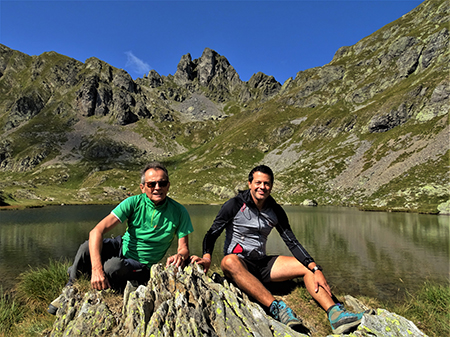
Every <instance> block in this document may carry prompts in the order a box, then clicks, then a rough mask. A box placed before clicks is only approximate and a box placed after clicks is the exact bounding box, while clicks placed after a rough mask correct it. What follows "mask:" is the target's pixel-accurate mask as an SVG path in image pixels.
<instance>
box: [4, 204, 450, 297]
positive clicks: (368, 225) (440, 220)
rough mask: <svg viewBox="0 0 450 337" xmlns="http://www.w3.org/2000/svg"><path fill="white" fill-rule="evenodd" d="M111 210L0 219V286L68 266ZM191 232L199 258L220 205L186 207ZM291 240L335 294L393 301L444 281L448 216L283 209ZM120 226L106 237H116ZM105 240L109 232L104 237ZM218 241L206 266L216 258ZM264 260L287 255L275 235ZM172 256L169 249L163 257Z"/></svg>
mask: <svg viewBox="0 0 450 337" xmlns="http://www.w3.org/2000/svg"><path fill="white" fill-rule="evenodd" d="M112 208H114V206H111V205H100V206H98V205H97V206H51V207H44V208H35V209H25V210H11V211H1V212H0V286H2V287H3V289H9V288H11V287H12V286H13V285H14V283H15V281H16V278H17V276H18V275H19V274H20V273H21V272H23V271H25V270H28V269H29V268H30V267H32V268H36V267H41V266H45V265H46V264H48V261H49V259H54V260H60V259H61V258H63V259H64V258H68V259H70V260H71V259H72V258H73V256H74V255H75V253H76V251H77V249H78V246H79V244H80V243H82V242H83V241H84V240H86V239H87V237H88V233H89V231H90V230H91V229H92V228H93V227H94V226H95V225H96V223H97V222H98V221H99V220H100V219H102V218H103V217H104V216H106V215H107V214H108V213H109V212H110V211H111V210H112ZM186 208H187V209H188V211H189V214H190V215H191V219H192V222H193V224H194V228H195V232H194V233H193V234H192V235H190V237H189V246H190V250H191V254H196V255H201V249H202V241H203V236H204V234H205V232H206V231H207V230H208V229H209V227H210V226H211V223H212V221H213V220H214V217H215V216H216V214H217V212H218V211H219V209H220V206H211V205H192V206H187V207H186ZM284 209H285V210H286V212H287V214H288V217H289V219H290V222H291V226H292V229H293V231H294V233H295V234H296V236H297V238H298V240H299V241H300V242H301V243H302V244H303V246H304V247H305V248H306V249H307V250H308V252H309V253H310V254H311V255H312V256H313V257H314V259H315V260H316V262H317V263H319V264H320V265H321V266H322V267H323V268H324V273H325V276H326V278H327V280H328V283H329V284H330V285H331V286H332V287H333V289H334V291H335V292H338V293H339V292H340V293H347V294H351V295H366V296H372V297H377V298H380V299H382V300H401V299H402V298H403V296H404V294H405V293H406V292H415V291H416V290H417V289H418V288H419V287H420V286H421V285H422V284H423V283H424V282H425V281H427V280H429V281H434V282H439V283H442V284H447V285H448V281H449V263H450V261H449V221H450V218H449V217H448V216H435V215H422V214H410V213H384V212H361V211H358V210H356V209H352V208H338V207H300V206H285V207H284ZM124 230H125V225H122V226H120V225H119V226H117V227H116V228H115V229H114V230H113V231H112V232H111V234H113V235H119V234H122V233H123V231H124ZM108 235H109V233H108ZM224 237H225V234H224V233H223V234H222V236H221V237H220V238H219V240H218V242H217V244H216V248H215V251H214V255H213V263H215V264H217V265H218V264H219V261H220V259H221V257H222V256H223V253H222V248H223V241H224ZM267 249H268V253H269V254H285V255H290V252H289V250H288V249H287V248H286V246H285V245H284V243H283V241H282V240H281V239H280V237H279V235H278V232H277V231H276V230H274V231H272V234H271V235H270V237H269V241H268V245H267ZM175 251H176V244H173V245H172V247H171V249H170V251H169V252H168V254H173V253H174V252H175Z"/></svg>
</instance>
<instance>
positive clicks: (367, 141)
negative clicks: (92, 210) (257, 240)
mask: <svg viewBox="0 0 450 337" xmlns="http://www.w3.org/2000/svg"><path fill="white" fill-rule="evenodd" d="M448 13H449V4H448V2H446V1H424V2H423V3H422V4H421V5H419V6H418V7H417V8H416V9H414V10H413V11H411V12H410V13H407V14H405V15H404V16H402V17H401V18H399V19H398V20H396V21H394V22H392V23H390V24H388V25H386V26H385V27H383V28H381V29H380V30H378V31H376V32H374V33H373V34H371V35H369V36H368V37H366V38H364V39H362V40H361V41H359V42H358V43H356V44H355V45H353V46H345V47H341V48H339V49H338V50H337V51H336V53H335V56H334V57H333V59H332V61H331V62H330V63H328V64H326V65H324V66H322V67H316V68H312V69H307V70H304V71H300V72H298V73H297V74H296V76H295V77H294V78H289V79H288V80H286V81H285V82H284V83H283V84H280V83H278V82H277V81H276V80H275V78H274V77H273V76H268V75H265V74H263V73H256V74H254V75H253V76H252V77H251V78H250V79H249V81H247V82H244V81H242V80H240V78H239V74H238V73H237V72H236V71H235V69H234V68H233V66H232V65H231V64H230V63H229V62H228V60H227V59H226V57H224V56H222V55H220V54H219V53H217V52H216V51H214V50H212V49H209V48H205V50H204V52H203V54H202V56H201V57H200V58H198V59H195V60H192V57H191V55H190V54H186V55H183V56H182V57H181V59H180V62H179V64H178V66H177V71H176V72H175V74H174V75H168V76H162V75H159V74H158V73H157V72H156V71H154V70H152V71H150V72H149V73H148V74H147V75H145V76H144V77H142V78H138V79H136V80H133V79H132V78H131V76H130V75H129V74H127V73H126V72H125V71H124V70H122V69H117V68H114V67H112V66H110V65H108V64H107V63H105V62H103V61H101V60H99V59H97V58H95V57H92V58H89V59H88V60H86V61H85V63H82V62H79V61H76V60H74V59H71V58H69V57H66V56H63V55H59V54H57V53H55V52H48V53H43V54H42V55H39V56H28V55H25V54H23V53H20V52H18V51H14V50H11V49H9V48H8V47H6V46H2V45H0V127H1V128H2V137H1V140H0V176H1V177H2V179H1V180H2V183H1V185H0V190H2V191H3V193H4V199H5V200H6V201H7V202H9V203H12V204H21V203H24V204H27V203H30V202H32V203H41V202H42V203H62V202H64V203H84V202H113V201H116V200H118V199H120V198H123V197H125V196H126V195H127V194H130V193H131V194H132V193H138V192H139V191H138V189H137V183H138V179H139V178H138V173H137V172H138V169H139V167H140V165H143V163H145V162H146V161H149V160H153V159H158V160H162V161H163V162H165V163H166V164H167V165H168V166H169V169H171V172H172V171H173V173H172V175H171V177H172V179H173V180H174V183H173V184H172V188H171V195H172V196H174V197H176V198H178V199H180V200H183V201H186V202H194V203H197V202H200V203H204V202H221V201H223V200H224V199H225V198H228V197H230V196H232V195H234V193H236V191H237V190H238V189H240V188H245V180H246V174H247V172H248V171H249V170H250V169H251V168H252V167H253V166H254V165H256V164H258V163H266V164H270V166H271V167H272V168H273V169H274V171H275V173H276V184H275V186H274V195H275V196H276V197H277V199H278V200H279V201H280V202H283V203H285V204H289V203H293V204H296V203H301V202H302V201H303V200H304V199H306V198H310V199H315V200H317V201H318V202H319V204H321V205H346V206H358V207H363V208H368V209H390V210H406V211H424V212H431V213H436V212H438V207H439V205H442V204H445V203H446V202H448V199H449V191H448V171H449V168H448V163H449V151H448V149H449V144H448V135H449V127H448V110H449V107H450V104H449V95H450V89H449V87H450V85H449V79H448V76H446V74H447V75H448V71H449V66H448V65H449V59H450V57H449V51H448V49H449V48H448V37H449V31H448V21H449V20H448V17H449V16H448ZM446 140H447V141H446ZM127 172H132V173H130V174H128V173H127ZM30 174H31V177H32V178H31V179H30ZM120 176H122V177H120ZM64 177H65V178H64ZM118 177H120V178H118ZM30 181H31V182H32V183H31V184H29V182H30ZM45 181H47V182H45ZM187 182H189V183H187ZM27 183H28V184H27ZM17 186H20V187H19V188H18V187H17ZM50 187H52V188H50ZM49 191H52V192H51V193H49ZM80 191H81V192H80ZM52 194H54V195H52ZM63 195H67V196H64V197H63ZM33 198H35V199H33ZM441 208H442V207H441Z"/></svg>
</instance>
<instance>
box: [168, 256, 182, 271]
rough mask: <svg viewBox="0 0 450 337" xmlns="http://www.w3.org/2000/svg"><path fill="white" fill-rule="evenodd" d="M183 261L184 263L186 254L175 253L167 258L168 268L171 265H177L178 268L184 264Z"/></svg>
mask: <svg viewBox="0 0 450 337" xmlns="http://www.w3.org/2000/svg"><path fill="white" fill-rule="evenodd" d="M183 263H184V256H183V255H181V254H175V255H172V256H169V257H168V258H167V262H166V268H167V267H168V266H170V265H175V267H177V268H178V267H179V266H181V265H183Z"/></svg>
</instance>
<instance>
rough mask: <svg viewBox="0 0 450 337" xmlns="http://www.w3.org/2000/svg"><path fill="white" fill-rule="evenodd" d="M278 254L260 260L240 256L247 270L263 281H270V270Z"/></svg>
mask: <svg viewBox="0 0 450 337" xmlns="http://www.w3.org/2000/svg"><path fill="white" fill-rule="evenodd" d="M277 258H278V255H271V256H266V257H263V258H262V259H260V260H248V259H244V258H242V257H241V260H242V261H243V262H244V263H245V265H246V266H247V268H248V271H249V272H250V273H251V274H252V275H253V276H255V277H256V278H257V279H258V280H260V281H261V282H263V283H267V282H270V271H271V270H272V267H273V264H274V263H275V260H276V259H277Z"/></svg>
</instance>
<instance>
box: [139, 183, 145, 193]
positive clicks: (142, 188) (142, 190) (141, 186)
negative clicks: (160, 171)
mask: <svg viewBox="0 0 450 337" xmlns="http://www.w3.org/2000/svg"><path fill="white" fill-rule="evenodd" d="M144 187H145V185H144V184H139V188H140V189H141V192H142V193H145V192H144Z"/></svg>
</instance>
